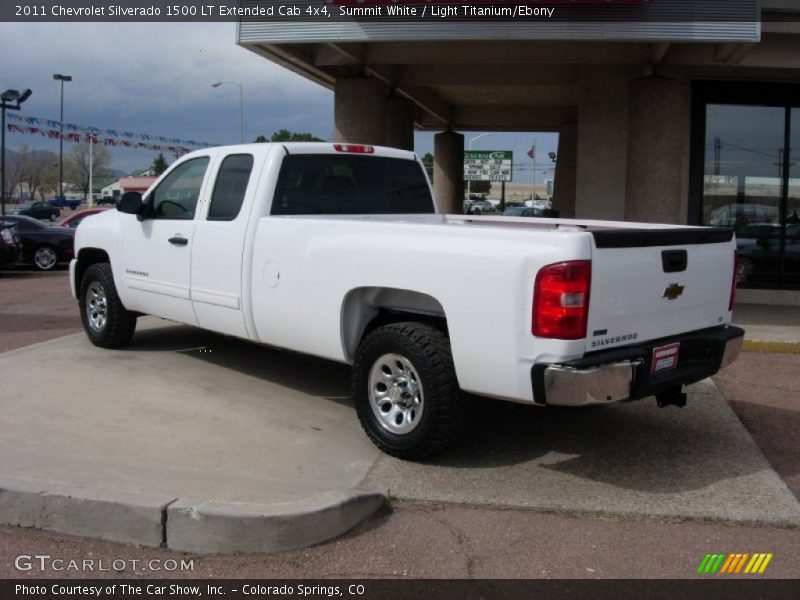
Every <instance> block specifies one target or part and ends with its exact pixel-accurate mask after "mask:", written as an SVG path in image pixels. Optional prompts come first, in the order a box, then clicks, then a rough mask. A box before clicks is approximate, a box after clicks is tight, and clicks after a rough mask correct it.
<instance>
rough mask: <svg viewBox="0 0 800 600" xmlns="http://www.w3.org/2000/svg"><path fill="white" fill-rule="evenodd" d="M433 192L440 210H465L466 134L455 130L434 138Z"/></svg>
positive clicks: (445, 211)
mask: <svg viewBox="0 0 800 600" xmlns="http://www.w3.org/2000/svg"><path fill="white" fill-rule="evenodd" d="M433 194H434V198H435V200H436V206H437V207H438V209H439V212H442V213H446V214H459V215H460V214H463V212H464V136H463V135H461V134H460V133H456V132H454V131H445V132H442V133H438V134H436V135H435V136H434V138H433Z"/></svg>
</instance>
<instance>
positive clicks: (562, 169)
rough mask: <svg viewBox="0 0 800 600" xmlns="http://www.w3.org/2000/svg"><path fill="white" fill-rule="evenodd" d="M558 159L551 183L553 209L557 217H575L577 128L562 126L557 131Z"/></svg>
mask: <svg viewBox="0 0 800 600" xmlns="http://www.w3.org/2000/svg"><path fill="white" fill-rule="evenodd" d="M557 154H558V158H557V161H558V162H556V173H555V179H554V181H553V208H554V209H555V210H557V211H558V215H559V217H561V218H563V219H571V218H573V217H574V216H575V177H576V175H577V172H576V171H577V158H578V126H577V125H575V124H574V123H570V124H565V125H562V126H561V127H560V128H559V130H558V152H557Z"/></svg>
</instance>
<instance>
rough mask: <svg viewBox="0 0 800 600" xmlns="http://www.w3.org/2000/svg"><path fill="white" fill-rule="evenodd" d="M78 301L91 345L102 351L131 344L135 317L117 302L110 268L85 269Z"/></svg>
mask: <svg viewBox="0 0 800 600" xmlns="http://www.w3.org/2000/svg"><path fill="white" fill-rule="evenodd" d="M78 298H79V305H80V310H81V322H82V323H83V329H84V331H85V332H86V337H88V338H89V341H90V342H92V343H93V344H94V345H95V346H100V347H101V348H121V347H122V346H127V345H128V344H129V343H130V341H131V338H133V333H134V331H136V313H133V312H131V311H129V310H127V309H126V308H125V307H124V306H123V304H122V302H121V301H120V299H119V295H118V294H117V288H116V286H115V285H114V276H113V274H112V271H111V265H109V264H108V263H96V264H93V265H91V266H90V267H89V268H88V269H86V273H84V275H83V279H82V281H81V287H80V293H79V296H78Z"/></svg>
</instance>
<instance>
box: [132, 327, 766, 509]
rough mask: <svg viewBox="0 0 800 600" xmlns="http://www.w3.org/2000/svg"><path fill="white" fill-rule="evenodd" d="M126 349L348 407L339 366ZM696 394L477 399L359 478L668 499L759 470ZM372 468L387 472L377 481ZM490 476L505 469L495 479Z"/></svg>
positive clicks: (173, 332)
mask: <svg viewBox="0 0 800 600" xmlns="http://www.w3.org/2000/svg"><path fill="white" fill-rule="evenodd" d="M125 351H126V352H180V353H182V354H184V355H186V356H190V357H192V358H196V359H198V360H201V361H204V362H206V363H209V364H213V365H216V366H219V367H223V368H226V369H230V370H233V371H236V372H239V373H242V374H245V375H248V376H251V377H255V378H258V379H261V380H264V381H266V382H271V383H274V384H278V385H281V386H285V387H287V388H291V389H293V390H296V391H299V392H302V393H304V394H308V395H310V396H316V397H319V398H320V399H324V400H327V401H330V402H336V403H339V404H342V405H346V406H352V400H351V398H350V390H349V377H350V368H349V367H348V366H347V365H342V364H339V363H335V362H331V361H327V360H323V359H320V358H315V357H310V356H306V355H302V354H297V353H293V352H289V351H284V350H277V349H273V348H269V347H265V346H258V345H254V344H251V343H248V342H244V341H241V340H237V339H235V338H230V337H226V336H222V335H218V334H214V333H212V332H208V331H204V330H201V329H197V328H193V327H188V326H183V325H175V326H168V327H160V328H158V329H152V330H148V329H144V330H141V331H138V332H137V333H136V336H135V337H134V341H133V344H132V346H131V347H129V348H128V349H126V350H125ZM695 390H696V391H694V392H690V395H689V404H688V405H687V407H686V408H683V409H679V408H674V407H671V408H665V409H659V408H657V407H656V405H655V400H654V399H652V398H650V399H644V400H639V401H636V402H632V403H627V404H621V405H616V406H609V407H596V408H583V409H565V408H564V409H558V408H552V407H550V408H538V407H531V406H524V405H515V404H510V403H505V402H496V401H492V400H488V399H481V398H478V399H476V405H477V407H476V410H475V412H476V415H475V418H474V419H473V421H474V424H473V426H472V427H471V430H470V432H469V433H468V435H467V436H465V439H464V440H463V442H461V443H460V444H459V445H457V446H456V447H454V448H453V449H451V450H450V451H449V452H448V453H446V454H445V455H443V456H441V457H437V458H435V459H433V460H431V461H428V462H426V463H407V462H403V461H399V460H396V459H393V458H391V457H388V456H382V457H381V458H379V460H378V463H377V466H378V468H377V469H374V470H373V474H372V475H371V476H369V477H368V480H369V479H370V477H372V479H373V480H374V481H376V482H378V481H379V482H380V483H379V484H378V485H384V484H385V485H386V487H385V488H384V489H391V490H392V491H393V492H394V491H395V490H397V491H398V492H399V491H400V490H399V488H402V486H403V481H410V480H416V479H418V478H426V477H427V478H429V477H430V476H431V474H434V476H435V477H436V478H437V479H438V481H439V484H440V485H441V486H443V487H444V488H447V487H448V486H452V487H453V489H457V488H459V487H460V486H461V487H463V481H464V479H465V478H466V479H471V480H472V481H473V483H474V485H477V486H479V487H484V488H485V487H494V488H495V489H496V488H497V487H498V486H499V487H509V488H510V487H519V486H522V487H523V489H525V488H526V486H529V485H536V484H537V482H538V483H539V484H546V482H548V481H555V480H563V478H564V476H567V478H568V479H573V480H574V479H577V480H583V481H584V482H597V483H600V484H608V485H610V486H613V487H615V488H624V489H628V490H636V491H641V492H650V493H656V494H669V493H675V492H680V491H684V490H696V489H700V488H705V487H708V486H713V485H714V484H716V483H718V482H721V481H727V480H732V479H736V478H742V477H745V476H748V475H750V474H753V473H756V472H759V471H763V470H764V469H765V468H766V467H767V463H766V462H765V461H764V459H763V456H762V455H761V453H760V452H759V451H758V449H757V447H756V446H755V444H753V442H752V439H751V438H750V436H749V434H748V433H747V432H746V430H745V429H744V428H743V427H742V425H741V423H740V422H739V421H738V419H737V418H736V416H735V415H734V413H733V412H732V411H731V409H730V408H729V406H728V404H727V402H725V400H724V398H723V397H722V396H721V394H719V393H718V392H716V390H715V389H714V388H713V387H710V386H708V385H707V384H701V387H700V389H698V388H695ZM353 419H354V420H355V419H356V416H355V413H354V414H353ZM381 465H384V466H385V467H386V471H387V472H388V471H393V475H391V476H389V477H388V478H385V477H383V476H382V475H381V474H380V472H381V471H382V469H383V467H382V466H381ZM498 469H500V470H501V471H498ZM492 471H493V472H492ZM490 472H492V473H490ZM498 472H502V473H504V475H503V477H502V480H501V481H500V482H498V480H497V473H498ZM398 477H399V478H400V480H397V479H396V478H398ZM526 482H527V483H526ZM528 492H530V490H528Z"/></svg>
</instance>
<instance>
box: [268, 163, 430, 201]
mask: <svg viewBox="0 0 800 600" xmlns="http://www.w3.org/2000/svg"><path fill="white" fill-rule="evenodd" d="M432 212H434V209H433V198H432V197H431V193H430V188H429V187H428V182H427V180H426V179H425V175H424V173H423V171H422V168H421V167H420V165H419V163H417V162H416V161H413V160H404V159H397V158H386V157H381V156H358V155H352V154H295V155H289V156H286V157H285V158H284V159H283V164H282V165H281V172H280V175H279V176H278V185H277V186H276V189H275V197H274V199H273V201H272V214H273V215H326V214H418V213H432Z"/></svg>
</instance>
